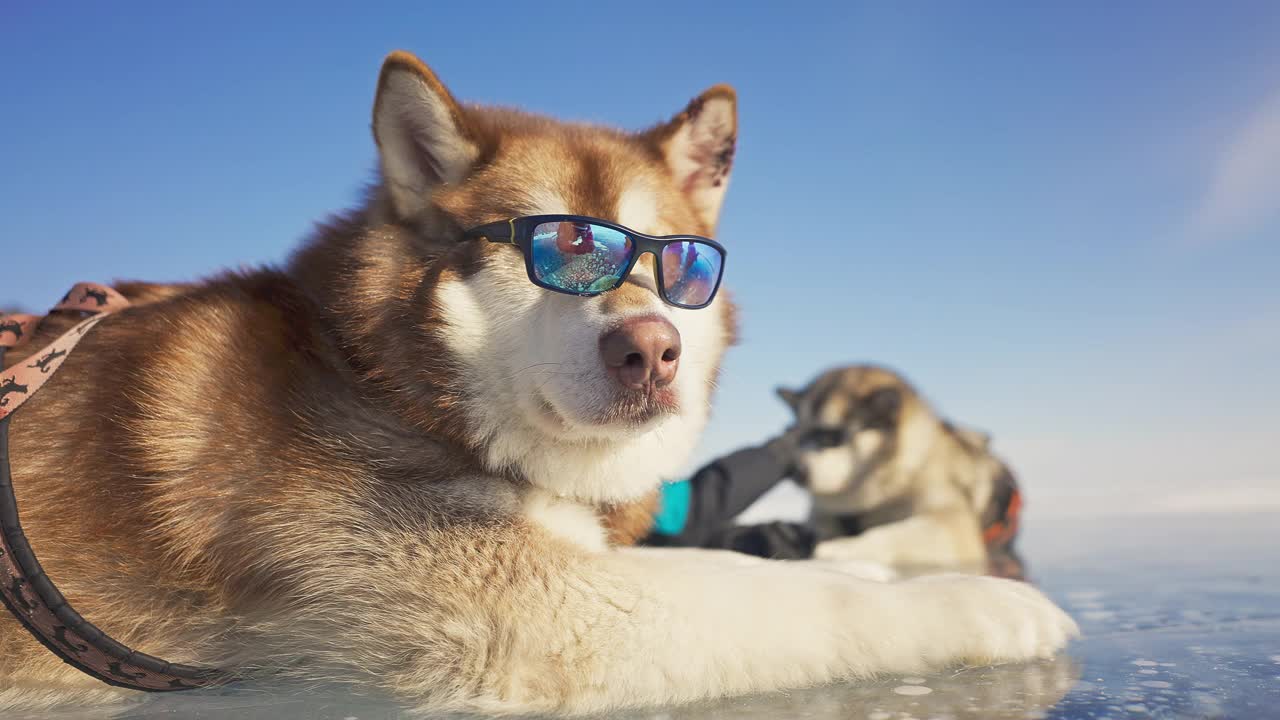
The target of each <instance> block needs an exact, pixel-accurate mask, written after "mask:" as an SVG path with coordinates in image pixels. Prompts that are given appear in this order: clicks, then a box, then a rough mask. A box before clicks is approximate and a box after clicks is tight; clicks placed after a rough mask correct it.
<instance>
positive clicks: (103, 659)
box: [0, 283, 226, 692]
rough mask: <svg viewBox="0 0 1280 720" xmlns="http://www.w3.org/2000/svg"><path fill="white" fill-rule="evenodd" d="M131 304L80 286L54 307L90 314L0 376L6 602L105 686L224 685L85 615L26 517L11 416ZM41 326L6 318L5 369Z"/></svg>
mask: <svg viewBox="0 0 1280 720" xmlns="http://www.w3.org/2000/svg"><path fill="white" fill-rule="evenodd" d="M128 305H129V301H128V300H126V299H125V297H124V296H123V295H121V294H120V293H118V292H116V291H115V290H112V289H111V288H109V287H105V286H103V285H95V284H93V283H79V284H77V285H76V286H75V287H73V288H72V289H71V292H68V293H67V294H66V296H64V297H63V298H62V301H61V302H59V303H58V304H57V305H56V306H55V307H54V308H53V309H54V310H55V311H62V312H82V313H89V316H88V317H86V318H85V319H84V320H82V321H81V322H79V323H77V324H76V325H75V326H74V327H72V328H71V329H70V330H68V331H67V332H65V333H63V334H62V335H61V336H60V337H59V338H58V339H56V340H54V341H53V342H51V343H49V344H48V345H47V346H45V347H44V348H41V349H40V350H39V351H37V352H35V353H33V354H32V355H31V356H30V357H29V358H27V359H25V360H22V361H21V362H19V363H17V365H15V366H14V367H13V368H12V369H10V370H8V371H5V372H3V373H0V599H3V601H4V604H5V607H7V608H8V609H9V612H11V613H12V614H13V616H14V617H16V618H17V619H18V621H19V622H21V623H22V625H23V626H24V627H25V628H26V629H27V630H28V631H30V632H31V634H32V635H33V636H35V638H36V639H37V640H39V641H40V642H41V644H43V645H44V646H45V647H46V648H48V649H49V650H50V651H51V652H53V653H54V654H55V655H57V656H58V657H60V658H61V659H62V660H63V662H66V663H67V664H68V665H71V666H73V667H75V668H76V669H78V670H80V671H82V672H84V673H86V674H88V675H90V676H92V677H95V678H97V679H99V680H101V681H103V682H105V683H108V684H111V685H116V686H118V687H123V688H129V689H133V690H147V691H153V692H155V691H167V690H188V689H193V688H198V687H205V686H209V685H214V684H220V683H222V682H225V681H226V676H225V675H224V674H223V673H221V672H219V671H216V670H209V669H205V668H198V667H192V666H189V665H178V664H174V663H169V662H166V661H164V660H161V659H160V658H157V657H152V656H151V655H147V654H146V653H143V652H138V651H136V650H132V649H130V648H128V647H126V646H125V645H123V644H121V643H119V642H116V641H115V640H113V639H111V637H109V636H108V635H107V634H106V633H104V632H102V631H101V630H99V629H98V628H97V627H94V625H93V624H92V623H90V622H88V621H87V620H85V619H84V618H82V617H81V616H80V614H79V613H77V612H76V611H75V610H74V609H73V608H72V607H71V605H70V604H68V603H67V600H66V598H64V597H63V596H62V593H60V592H58V588H57V587H55V586H54V584H53V582H52V581H51V580H50V579H49V576H47V575H45V573H44V570H43V569H42V568H41V567H40V563H39V561H38V560H37V559H36V556H35V553H33V552H32V550H31V545H30V544H29V543H28V542H27V538H26V535H25V534H24V533H23V531H22V525H21V524H20V523H19V522H18V506H17V499H16V497H15V496H14V492H13V484H12V474H11V472H10V468H9V422H10V416H11V415H12V414H13V412H14V411H15V410H17V409H18V408H19V407H20V406H21V405H22V404H23V403H25V402H26V401H27V400H28V399H30V398H31V396H33V395H35V393H36V391H37V390H39V389H40V388H41V387H42V386H44V384H45V383H46V382H48V380H49V378H51V377H53V374H54V373H55V372H57V370H58V368H59V367H60V366H61V365H62V363H63V362H64V361H65V360H66V359H67V356H68V355H70V354H71V351H72V350H73V349H74V348H75V346H76V345H77V344H79V342H80V340H81V339H83V338H84V337H85V335H86V334H87V333H88V331H89V330H90V329H91V328H92V327H93V326H94V325H95V324H97V323H98V322H99V321H101V320H102V318H103V317H105V316H106V315H107V314H108V313H112V312H115V311H117V310H120V309H122V308H125V307H128ZM38 323H39V319H38V318H36V317H34V316H31V315H8V316H0V368H3V367H4V354H5V350H6V349H7V348H10V347H16V346H18V345H21V344H24V343H25V342H27V341H29V340H30V338H31V336H32V335H33V334H34V331H35V328H36V326H37V325H38Z"/></svg>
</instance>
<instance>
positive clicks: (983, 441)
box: [953, 425, 991, 452]
mask: <svg viewBox="0 0 1280 720" xmlns="http://www.w3.org/2000/svg"><path fill="white" fill-rule="evenodd" d="M953 427H954V428H955V431H956V435H959V436H960V439H961V440H962V441H963V442H964V444H966V445H968V446H969V447H972V448H974V449H975V450H981V451H982V452H988V451H989V450H991V433H987V432H983V431H982V430H978V429H976V428H971V427H965V426H964V425H953Z"/></svg>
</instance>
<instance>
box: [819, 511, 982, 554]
mask: <svg viewBox="0 0 1280 720" xmlns="http://www.w3.org/2000/svg"><path fill="white" fill-rule="evenodd" d="M814 556H815V557H818V558H821V559H827V560H858V561H862V562H872V563H882V564H885V565H932V566H938V565H943V566H961V565H964V566H969V565H973V566H975V567H976V566H978V565H981V563H982V562H983V560H984V559H985V558H986V550H985V548H984V547H983V545H982V531H981V529H980V528H979V527H978V523H977V520H976V519H975V518H974V517H973V515H972V513H969V512H967V511H963V510H957V511H950V512H949V511H941V512H933V513H925V514H921V515H915V516H912V517H910V518H907V519H906V520H902V521H900V522H895V523H889V524H887V525H880V526H878V527H873V528H871V529H869V530H867V531H865V532H863V533H862V534H860V535H857V536H855V537H848V538H836V539H833V540H826V541H824V542H820V543H818V546H817V548H815V549H814Z"/></svg>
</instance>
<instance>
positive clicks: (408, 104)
mask: <svg viewBox="0 0 1280 720" xmlns="http://www.w3.org/2000/svg"><path fill="white" fill-rule="evenodd" d="M373 139H374V141H375V142H377V144H378V155H379V157H380V159H381V163H382V179H383V183H384V185H385V187H386V190H387V192H388V193H389V195H390V197H391V204H392V206H393V207H394V209H395V212H396V214H397V215H399V216H400V218H402V219H403V218H408V217H411V216H413V215H415V214H417V213H418V212H420V211H421V210H422V209H423V208H425V207H426V204H427V199H428V197H429V196H430V195H431V191H432V190H433V189H434V188H436V187H437V186H439V185H443V184H446V183H453V182H458V181H459V180H461V179H462V178H463V177H465V176H466V174H467V172H468V171H469V170H470V169H471V167H472V165H473V164H474V163H475V161H476V157H477V156H478V155H479V149H478V147H477V145H476V143H475V141H474V139H473V138H472V136H471V133H470V132H469V131H468V128H467V126H466V123H465V121H464V118H463V115H462V110H461V108H460V107H459V106H458V102H457V101H456V100H454V99H453V96H452V95H450V94H449V90H448V89H447V88H445V86H444V84H443V83H441V82H440V80H439V79H438V78H437V77H436V75H435V73H434V72H432V71H431V68H429V67H427V66H426V64H425V63H423V62H422V61H421V60H419V59H418V58H416V57H414V56H413V55H412V54H410V53H407V52H403V51H396V52H393V53H391V54H390V55H388V56H387V59H386V60H385V61H384V62H383V64H382V73H381V75H380V76H379V77H378V94H377V96H376V97H375V98H374V101H373Z"/></svg>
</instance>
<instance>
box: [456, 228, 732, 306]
mask: <svg viewBox="0 0 1280 720" xmlns="http://www.w3.org/2000/svg"><path fill="white" fill-rule="evenodd" d="M549 222H570V223H577V224H584V225H599V226H601V227H606V228H609V229H610V230H615V231H617V232H620V233H622V234H623V235H625V236H627V237H628V238H629V239H630V240H631V245H632V252H631V259H630V260H628V261H627V266H626V268H624V269H623V270H622V273H621V274H620V275H619V276H618V282H617V284H615V285H614V286H613V287H611V288H609V289H608V290H597V291H594V292H575V291H573V290H565V289H564V288H558V287H555V286H554V285H550V284H548V283H545V282H542V281H540V280H538V277H537V274H536V273H535V272H534V268H533V229H534V228H536V227H537V226H539V225H541V224H543V223H549ZM462 236H463V237H464V238H482V239H484V240H488V241H489V242H495V243H505V244H509V245H515V246H516V247H518V248H520V252H521V253H523V254H524V267H525V271H526V272H528V274H529V282H531V283H533V284H534V285H537V286H538V287H540V288H543V289H546V290H551V291H552V292H558V293H563V294H565V295H575V296H578V297H594V296H596V295H603V294H604V293H607V292H609V291H611V290H617V289H618V288H619V287H622V284H623V283H624V282H626V280H627V278H628V277H629V276H630V275H631V270H632V268H634V267H635V266H636V263H637V262H639V260H640V257H641V256H642V255H644V254H645V253H650V254H652V255H653V261H654V262H653V265H654V272H655V274H656V277H655V278H654V280H655V281H656V282H657V284H658V297H660V298H662V301H663V302H665V303H667V304H668V305H672V306H674V307H678V308H683V309H685V310H698V309H701V308H704V307H706V306H708V305H710V304H711V303H712V301H714V300H715V299H716V293H718V292H720V281H721V279H723V278H724V264H725V261H726V260H727V259H728V255H729V253H728V252H727V251H725V249H724V246H723V245H721V244H720V243H718V242H716V241H715V240H712V239H711V238H705V237H702V236H701V235H663V236H655V235H645V234H644V233H642V232H637V231H635V230H632V229H631V228H629V227H624V226H622V225H619V224H617V223H613V222H609V221H608V220H601V219H600V218H596V217H590V216H587V215H526V216H524V217H518V218H511V219H509V220H499V221H497V222H491V223H486V224H484V225H480V226H477V227H473V228H471V229H470V230H467V231H466V232H465V233H463V235H462ZM674 242H696V243H700V244H702V245H709V246H711V247H712V248H715V250H716V251H717V252H719V253H720V273H719V274H718V275H716V282H715V285H714V286H712V288H711V294H710V295H708V296H707V301H706V302H704V303H702V304H700V305H686V304H684V303H678V302H674V301H672V300H671V298H669V297H667V287H666V283H665V282H663V277H662V276H663V273H662V251H663V249H664V248H666V247H667V246H668V245H670V244H671V243H674Z"/></svg>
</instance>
